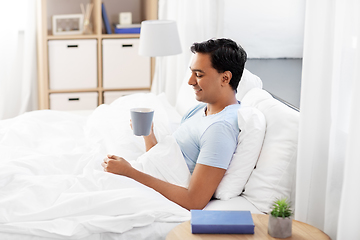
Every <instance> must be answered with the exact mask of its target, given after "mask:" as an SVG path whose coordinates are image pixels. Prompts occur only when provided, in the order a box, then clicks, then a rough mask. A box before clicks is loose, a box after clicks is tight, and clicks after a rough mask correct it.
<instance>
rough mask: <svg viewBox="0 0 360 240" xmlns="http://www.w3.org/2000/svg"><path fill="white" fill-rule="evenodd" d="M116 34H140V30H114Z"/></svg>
mask: <svg viewBox="0 0 360 240" xmlns="http://www.w3.org/2000/svg"><path fill="white" fill-rule="evenodd" d="M114 32H115V33H120V34H121V33H122V34H129V33H137V34H139V33H140V28H139V27H137V28H115V30H114Z"/></svg>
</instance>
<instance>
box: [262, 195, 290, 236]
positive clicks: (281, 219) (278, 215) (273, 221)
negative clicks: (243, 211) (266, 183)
mask: <svg viewBox="0 0 360 240" xmlns="http://www.w3.org/2000/svg"><path fill="white" fill-rule="evenodd" d="M292 214H293V212H292V210H291V204H290V202H289V201H288V200H287V199H286V198H281V199H277V200H275V201H274V204H273V206H272V211H271V212H270V216H269V224H268V233H269V235H270V236H272V237H274V238H287V237H290V236H291V229H292V219H291V218H290V217H291V216H292Z"/></svg>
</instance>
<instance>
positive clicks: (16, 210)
mask: <svg viewBox="0 0 360 240" xmlns="http://www.w3.org/2000/svg"><path fill="white" fill-rule="evenodd" d="M132 107H152V108H154V109H155V114H154V126H155V135H156V137H157V139H158V141H159V144H158V145H157V146H156V147H154V148H153V149H151V150H150V151H149V152H147V153H146V154H144V149H145V147H144V143H143V139H142V137H136V136H134V135H133V134H132V130H131V128H130V126H129V118H130V113H129V109H130V108H132ZM179 122H180V116H179V115H178V114H177V113H176V112H175V110H174V109H173V108H172V107H171V106H170V105H169V104H168V103H167V102H166V101H165V100H164V98H163V97H162V96H154V95H152V94H135V95H131V96H127V97H123V98H121V99H118V100H116V101H115V102H114V103H112V104H111V105H102V106H99V107H98V108H97V109H96V110H95V111H94V112H93V113H92V114H91V115H90V116H89V117H83V116H80V115H75V114H70V113H66V112H57V111H49V110H43V111H35V112H30V113H26V114H23V115H21V116H19V117H16V118H13V119H9V120H3V121H0V232H5V233H17V234H30V235H36V236H42V237H48V238H67V239H69V238H70V239H76V238H83V237H86V236H89V235H91V234H93V233H102V232H115V233H123V232H126V231H128V230H130V229H132V228H134V227H139V226H146V225H149V224H151V223H153V222H181V221H186V220H189V219H190V214H189V211H187V210H186V209H184V208H182V207H180V206H179V205H177V204H175V203H173V202H171V201H169V200H167V199H166V198H165V197H163V196H162V195H161V194H159V193H158V192H156V191H154V190H152V189H150V188H148V187H146V186H144V185H142V184H139V183H137V182H136V181H134V180H132V179H129V178H126V177H123V176H119V175H114V174H111V173H106V172H104V171H103V169H102V167H101V165H100V164H101V162H102V161H103V159H104V158H105V156H106V154H108V153H109V154H115V155H118V156H121V157H124V158H125V159H127V160H129V161H131V163H132V164H133V166H134V167H136V168H138V169H140V170H142V171H144V172H147V173H149V174H151V175H154V176H156V177H158V178H160V179H163V180H165V181H169V182H172V183H174V184H178V185H181V186H185V187H186V186H187V184H188V181H189V177H190V174H189V171H188V169H187V166H186V164H185V161H184V160H183V159H182V155H181V152H180V150H179V149H178V147H177V144H176V143H175V141H174V140H173V139H172V137H171V133H172V132H173V131H174V129H176V127H177V126H178V124H179ZM174 153H175V154H174Z"/></svg>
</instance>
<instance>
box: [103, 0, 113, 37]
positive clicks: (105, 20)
mask: <svg viewBox="0 0 360 240" xmlns="http://www.w3.org/2000/svg"><path fill="white" fill-rule="evenodd" d="M101 13H102V18H103V21H104V25H105V30H106V33H107V34H111V33H112V32H111V27H110V22H109V18H108V16H107V13H106V9H105V5H104V3H101Z"/></svg>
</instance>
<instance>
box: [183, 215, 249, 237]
mask: <svg viewBox="0 0 360 240" xmlns="http://www.w3.org/2000/svg"><path fill="white" fill-rule="evenodd" d="M190 212H191V221H190V224H191V232H192V233H216V234H254V228H255V225H254V221H253V219H252V216H251V212H250V211H207V210H191V211H190Z"/></svg>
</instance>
